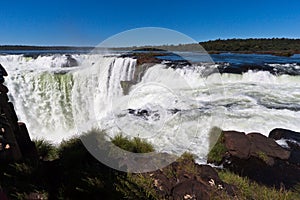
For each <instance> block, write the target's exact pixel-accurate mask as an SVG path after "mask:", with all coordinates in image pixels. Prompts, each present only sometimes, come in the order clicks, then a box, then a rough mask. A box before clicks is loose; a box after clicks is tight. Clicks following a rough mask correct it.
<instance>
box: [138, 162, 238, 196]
mask: <svg viewBox="0 0 300 200" xmlns="http://www.w3.org/2000/svg"><path fill="white" fill-rule="evenodd" d="M144 176H150V177H151V180H152V181H153V185H154V187H155V190H156V193H157V194H158V199H174V200H182V199H202V200H206V199H213V198H214V197H218V196H220V195H221V194H222V193H226V194H227V195H229V196H232V197H233V196H234V189H235V186H233V185H230V184H227V183H225V182H223V181H222V180H221V179H220V178H219V176H218V173H217V171H216V170H215V169H214V168H212V167H211V166H209V165H198V164H196V163H195V162H194V161H193V160H191V159H183V160H180V161H176V162H174V163H172V164H171V165H169V166H168V167H166V168H163V169H161V170H157V171H154V172H151V173H148V174H146V175H144Z"/></svg>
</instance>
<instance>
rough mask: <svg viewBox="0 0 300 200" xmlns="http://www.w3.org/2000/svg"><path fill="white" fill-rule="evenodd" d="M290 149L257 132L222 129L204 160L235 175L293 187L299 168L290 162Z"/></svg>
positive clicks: (299, 173) (299, 176)
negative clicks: (206, 158)
mask: <svg viewBox="0 0 300 200" xmlns="http://www.w3.org/2000/svg"><path fill="white" fill-rule="evenodd" d="M290 158H291V151H290V150H289V149H286V148H283V147H281V146H280V145H278V144H277V143H276V142H275V140H274V139H272V138H268V137H266V136H264V135H262V134H260V133H249V134H245V133H243V132H237V131H222V133H221V135H220V137H219V139H218V141H217V143H216V144H215V146H214V147H213V148H212V150H211V151H210V153H209V155H208V162H210V163H214V164H217V165H221V164H222V165H223V166H224V168H227V169H229V170H231V171H233V172H235V173H237V174H239V175H242V176H247V177H249V178H250V179H253V180H255V181H257V182H259V183H263V184H266V185H270V186H276V187H281V186H282V184H284V185H285V187H287V188H289V187H293V186H294V185H296V184H297V183H298V182H299V180H300V168H299V167H298V166H297V165H295V164H293V163H290V162H289V160H290Z"/></svg>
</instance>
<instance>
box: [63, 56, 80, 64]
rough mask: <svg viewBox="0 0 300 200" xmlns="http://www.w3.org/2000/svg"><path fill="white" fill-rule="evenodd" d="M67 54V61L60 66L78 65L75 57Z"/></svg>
mask: <svg viewBox="0 0 300 200" xmlns="http://www.w3.org/2000/svg"><path fill="white" fill-rule="evenodd" d="M66 56H67V62H66V63H65V64H64V65H63V66H62V67H76V66H78V62H77V60H76V59H75V58H73V57H72V56H71V55H66Z"/></svg>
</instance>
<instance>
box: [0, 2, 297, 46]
mask: <svg viewBox="0 0 300 200" xmlns="http://www.w3.org/2000/svg"><path fill="white" fill-rule="evenodd" d="M149 26H150V27H164V28H169V29H173V30H176V31H179V32H182V33H184V34H186V35H188V36H190V37H192V38H193V39H195V40H197V41H205V40H211V39H217V38H248V37H255V38H256V37H270V38H271V37H288V38H300V1H299V0H291V1H289V0H285V1H275V0H273V1H264V0H236V1H230V0H227V1H226V0H220V1H201V0H191V1H188V0H185V1H177V0H172V1H169V0H168V1H167V0H165V1H164V0H151V1H147V0H139V1H137V0H109V1H101V0H82V1H79V0H65V1H64V0H52V1H46V0H39V1H33V0H12V1H9V0H4V1H1V5H0V45H5V44H9V45H16V44H21V45H91V46H95V45H97V44H98V43H100V42H101V41H102V40H104V39H106V38H108V37H110V36H112V35H114V34H117V33H119V32H122V31H125V30H128V29H133V28H139V27H149Z"/></svg>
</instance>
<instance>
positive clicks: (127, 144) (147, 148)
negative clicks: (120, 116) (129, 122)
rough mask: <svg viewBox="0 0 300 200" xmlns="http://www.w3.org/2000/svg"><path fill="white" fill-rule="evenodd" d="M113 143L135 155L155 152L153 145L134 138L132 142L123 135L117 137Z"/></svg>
mask: <svg viewBox="0 0 300 200" xmlns="http://www.w3.org/2000/svg"><path fill="white" fill-rule="evenodd" d="M111 142H112V143H113V144H114V145H116V146H118V147H120V148H121V149H124V150H126V151H130V152H133V153H149V152H154V147H153V146H152V144H150V143H148V142H146V141H145V140H142V139H140V138H138V137H134V138H133V139H132V140H130V139H128V138H127V137H124V136H123V135H122V134H119V135H116V136H115V137H114V138H113V139H112V140H111Z"/></svg>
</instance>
